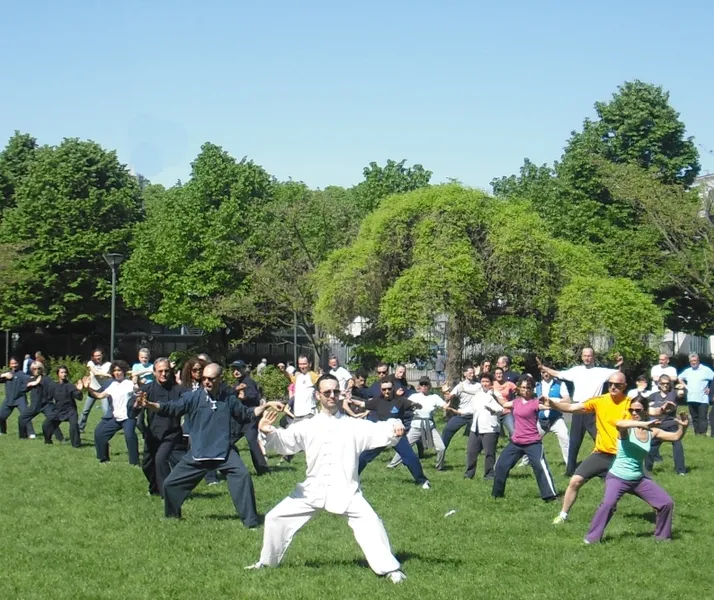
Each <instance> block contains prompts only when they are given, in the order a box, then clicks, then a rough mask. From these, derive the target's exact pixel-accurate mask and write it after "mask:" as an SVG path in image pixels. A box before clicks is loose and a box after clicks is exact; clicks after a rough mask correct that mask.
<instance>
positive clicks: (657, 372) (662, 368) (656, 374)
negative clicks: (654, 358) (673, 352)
mask: <svg viewBox="0 0 714 600" xmlns="http://www.w3.org/2000/svg"><path fill="white" fill-rule="evenodd" d="M658 361H659V362H658V363H657V364H656V365H654V366H653V367H652V368H651V369H650V379H651V380H652V391H653V392H657V391H659V388H658V387H657V384H658V383H659V378H660V377H661V376H662V375H669V378H670V379H671V380H672V385H674V384H675V383H676V382H677V369H675V368H674V367H672V366H670V364H669V355H667V354H660V355H659V359H658Z"/></svg>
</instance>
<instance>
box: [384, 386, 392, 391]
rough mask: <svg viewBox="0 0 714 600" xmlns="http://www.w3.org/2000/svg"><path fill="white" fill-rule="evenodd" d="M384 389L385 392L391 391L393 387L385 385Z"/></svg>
mask: <svg viewBox="0 0 714 600" xmlns="http://www.w3.org/2000/svg"><path fill="white" fill-rule="evenodd" d="M382 391H383V392H391V391H392V388H391V387H384V388H382Z"/></svg>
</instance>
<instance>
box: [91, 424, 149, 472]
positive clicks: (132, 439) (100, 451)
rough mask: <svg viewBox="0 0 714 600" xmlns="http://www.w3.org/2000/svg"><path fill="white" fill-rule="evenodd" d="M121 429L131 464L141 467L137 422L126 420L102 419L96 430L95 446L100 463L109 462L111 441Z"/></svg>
mask: <svg viewBox="0 0 714 600" xmlns="http://www.w3.org/2000/svg"><path fill="white" fill-rule="evenodd" d="M120 429H123V430H124V441H125V442H126V450H127V452H128V453H129V464H130V465H136V466H139V438H138V437H137V435H136V421H135V420H134V419H125V420H123V421H121V422H120V421H117V420H116V419H102V420H101V421H100V422H99V425H97V427H96V429H95V430H94V445H95V446H96V449H97V458H98V459H99V462H107V461H108V460H109V440H111V439H112V438H113V437H114V434H116V433H117V432H118V431H119V430H120Z"/></svg>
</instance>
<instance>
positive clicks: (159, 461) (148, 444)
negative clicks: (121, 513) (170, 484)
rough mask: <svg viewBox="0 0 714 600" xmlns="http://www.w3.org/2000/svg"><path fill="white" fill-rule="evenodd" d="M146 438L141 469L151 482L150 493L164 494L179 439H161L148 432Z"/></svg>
mask: <svg viewBox="0 0 714 600" xmlns="http://www.w3.org/2000/svg"><path fill="white" fill-rule="evenodd" d="M146 433H147V435H146V437H145V438H144V458H143V460H142V463H141V470H142V471H144V477H146V480H147V481H148V482H149V493H150V494H152V495H156V496H163V495H164V481H166V478H167V477H168V476H169V473H171V467H172V465H173V464H175V463H172V458H173V455H174V451H175V450H176V446H177V440H176V439H174V438H171V439H168V440H160V439H158V438H155V437H153V436H152V435H150V434H149V432H148V431H147V432H146Z"/></svg>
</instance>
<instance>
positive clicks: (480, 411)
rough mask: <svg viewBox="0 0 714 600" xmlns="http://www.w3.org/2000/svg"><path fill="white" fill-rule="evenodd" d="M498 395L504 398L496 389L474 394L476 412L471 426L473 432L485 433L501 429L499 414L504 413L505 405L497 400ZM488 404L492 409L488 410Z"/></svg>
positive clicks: (496, 431)
mask: <svg viewBox="0 0 714 600" xmlns="http://www.w3.org/2000/svg"><path fill="white" fill-rule="evenodd" d="M496 396H498V397H499V398H501V400H503V396H501V395H500V394H499V393H498V392H496V391H494V390H490V391H488V392H484V391H483V390H481V391H480V392H479V393H478V394H476V396H474V407H475V409H476V413H475V414H474V420H473V421H472V422H471V427H469V429H470V430H471V431H472V432H473V433H476V432H477V431H478V433H480V434H484V433H498V432H499V431H501V425H500V423H499V422H498V416H499V415H500V414H502V413H503V407H502V406H501V405H500V404H499V403H498V402H497V400H496ZM487 406H488V407H489V408H490V409H491V410H488V408H486V407H487ZM492 411H493V412H492Z"/></svg>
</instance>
